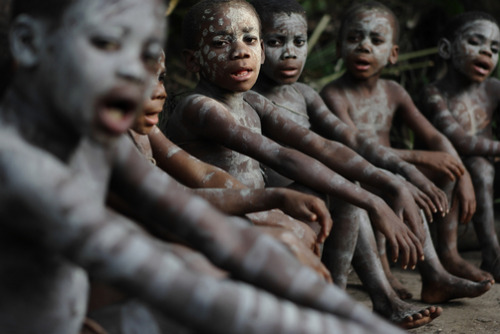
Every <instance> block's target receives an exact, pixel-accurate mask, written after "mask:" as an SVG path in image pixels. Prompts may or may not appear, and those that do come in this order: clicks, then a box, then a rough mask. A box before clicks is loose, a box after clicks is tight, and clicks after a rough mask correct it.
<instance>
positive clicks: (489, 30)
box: [457, 19, 500, 40]
mask: <svg viewBox="0 0 500 334" xmlns="http://www.w3.org/2000/svg"><path fill="white" fill-rule="evenodd" d="M457 33H458V35H467V34H471V33H472V34H480V35H482V36H485V37H487V38H489V39H494V40H498V39H499V38H500V36H499V34H500V30H499V28H498V25H497V24H496V23H494V22H491V21H489V20H484V19H479V20H473V21H469V22H466V23H465V24H464V25H463V26H462V27H460V29H459V30H458V32H457Z"/></svg>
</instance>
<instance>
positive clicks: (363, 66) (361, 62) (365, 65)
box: [354, 59, 370, 71]
mask: <svg viewBox="0 0 500 334" xmlns="http://www.w3.org/2000/svg"><path fill="white" fill-rule="evenodd" d="M354 67H355V68H356V69H357V70H358V71H366V70H368V69H369V68H370V62H369V61H367V60H365V59H357V60H356V61H355V62H354Z"/></svg>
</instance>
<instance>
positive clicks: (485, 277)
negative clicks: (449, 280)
mask: <svg viewBox="0 0 500 334" xmlns="http://www.w3.org/2000/svg"><path fill="white" fill-rule="evenodd" d="M441 263H442V264H443V267H445V269H446V270H447V271H448V272H449V273H450V274H452V275H455V276H458V277H462V278H465V279H468V280H471V281H474V282H483V281H491V282H493V281H494V278H493V275H491V274H490V273H489V272H487V271H484V270H481V269H479V268H478V267H476V266H475V265H473V264H472V263H470V262H468V261H465V260H464V259H463V258H461V257H460V256H458V255H454V256H449V257H442V258H441Z"/></svg>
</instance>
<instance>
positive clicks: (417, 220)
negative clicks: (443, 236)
mask: <svg viewBox="0 0 500 334" xmlns="http://www.w3.org/2000/svg"><path fill="white" fill-rule="evenodd" d="M406 183H408V182H398V183H397V185H396V195H395V196H394V197H393V198H392V200H391V201H390V205H391V208H392V209H393V210H394V212H395V213H396V215H397V216H398V217H399V218H400V219H401V220H403V221H404V222H405V223H406V225H408V227H409V228H410V230H411V231H412V232H413V233H414V234H415V235H416V236H417V237H418V239H419V240H420V242H421V243H422V244H423V243H424V242H425V237H426V233H425V229H424V225H423V221H422V216H421V215H420V209H419V207H418V206H417V204H416V203H415V200H414V199H413V196H412V193H411V192H410V190H409V189H408V188H407V187H406Z"/></svg>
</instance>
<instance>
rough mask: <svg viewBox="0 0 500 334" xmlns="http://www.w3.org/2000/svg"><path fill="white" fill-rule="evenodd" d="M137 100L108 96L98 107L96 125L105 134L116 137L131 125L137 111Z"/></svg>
mask: <svg viewBox="0 0 500 334" xmlns="http://www.w3.org/2000/svg"><path fill="white" fill-rule="evenodd" d="M136 101H137V100H135V99H132V98H130V97H127V96H116V95H110V96H107V97H104V98H103V99H102V100H101V102H100V103H99V105H98V123H99V125H101V127H102V128H104V129H105V130H106V131H107V132H109V133H111V134H114V135H118V134H121V133H124V132H126V131H127V130H128V129H129V128H130V127H131V126H132V124H133V122H134V119H135V115H136V112H137V109H138V103H137V102H136Z"/></svg>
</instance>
